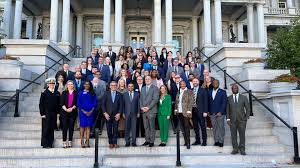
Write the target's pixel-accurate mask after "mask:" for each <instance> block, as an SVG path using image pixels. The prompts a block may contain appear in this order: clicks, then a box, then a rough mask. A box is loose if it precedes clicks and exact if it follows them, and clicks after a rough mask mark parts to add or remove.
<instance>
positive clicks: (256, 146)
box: [0, 61, 293, 168]
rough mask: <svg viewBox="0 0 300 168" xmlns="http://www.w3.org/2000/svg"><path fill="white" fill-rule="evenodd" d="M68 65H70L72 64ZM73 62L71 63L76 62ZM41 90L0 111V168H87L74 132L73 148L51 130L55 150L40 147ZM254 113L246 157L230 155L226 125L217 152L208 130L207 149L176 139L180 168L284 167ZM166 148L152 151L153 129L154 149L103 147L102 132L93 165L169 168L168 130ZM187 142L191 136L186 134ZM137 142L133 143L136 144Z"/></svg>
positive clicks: (287, 155) (88, 154) (90, 153)
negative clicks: (16, 114) (15, 112)
mask: <svg viewBox="0 0 300 168" xmlns="http://www.w3.org/2000/svg"><path fill="white" fill-rule="evenodd" d="M73 62H74V63H73V64H72V63H71V67H74V66H75V65H74V64H75V62H76V61H73ZM76 64H77V63H76ZM42 90H43V87H42V86H39V87H36V88H35V89H34V91H33V92H32V93H30V94H28V95H27V96H26V97H25V98H24V100H22V101H20V117H18V118H13V117H12V116H13V109H9V110H8V111H7V112H2V113H1V115H0V116H1V117H0V167H7V168H11V167H21V168H22V167H24V168H25V167H26V168H27V167H32V168H42V167H72V168H73V167H90V168H91V167H92V166H93V163H94V148H93V147H94V140H92V141H91V148H85V149H82V148H80V140H79V132H78V131H75V133H74V134H75V135H74V143H73V146H74V147H73V148H71V149H63V148H62V133H61V131H57V132H55V148H53V149H43V148H41V146H40V137H41V118H40V115H39V110H38V103H39V97H40V93H41V91H42ZM253 109H254V114H255V116H253V117H251V118H250V120H249V122H248V125H247V131H246V152H247V155H246V156H241V155H239V154H238V155H234V156H233V155H231V154H230V152H231V150H232V147H231V140H230V131H229V128H228V126H226V136H225V145H224V147H223V148H219V147H215V146H212V145H213V143H214V142H213V138H212V131H211V130H208V146H206V147H202V146H192V147H191V149H190V150H187V149H186V147H184V146H183V138H182V136H181V140H180V141H181V161H182V165H183V166H184V167H195V168H199V167H203V168H225V167H226V168H237V167H239V168H241V167H243V168H250V167H251V168H252V167H264V168H272V167H290V165H289V164H290V163H292V161H293V160H292V159H293V154H292V153H291V152H290V151H291V150H290V148H289V147H287V146H284V145H282V144H280V143H279V139H278V137H276V136H274V135H273V134H272V128H273V123H272V120H271V119H270V116H268V115H267V114H266V113H265V111H264V110H263V109H262V108H261V107H260V106H259V105H257V104H256V103H254V107H253ZM169 135H170V138H169V142H168V145H167V146H166V147H158V144H159V143H160V140H159V131H156V137H157V138H156V140H155V145H156V146H155V147H153V148H148V147H141V146H138V147H124V144H125V142H124V139H119V141H118V144H119V145H120V146H121V147H120V148H119V149H109V148H108V145H107V138H106V137H107V135H106V132H105V131H104V132H103V134H102V135H101V136H100V140H99V163H100V165H101V166H102V167H106V168H108V167H153V168H157V167H175V164H176V136H175V135H174V134H173V131H170V133H169ZM191 141H192V142H193V141H194V132H193V130H191ZM143 142H144V139H143V138H138V139H137V144H138V145H141V144H142V143H143Z"/></svg>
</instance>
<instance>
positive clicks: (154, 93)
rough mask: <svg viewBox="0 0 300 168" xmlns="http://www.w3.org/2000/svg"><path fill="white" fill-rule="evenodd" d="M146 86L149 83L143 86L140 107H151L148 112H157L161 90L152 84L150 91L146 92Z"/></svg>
mask: <svg viewBox="0 0 300 168" xmlns="http://www.w3.org/2000/svg"><path fill="white" fill-rule="evenodd" d="M146 87H147V85H146V86H144V87H143V88H142V92H141V94H140V107H141V108H142V107H149V111H148V112H147V113H152V114H154V113H157V102H158V97H159V90H158V88H157V87H156V86H154V85H151V86H150V88H149V90H148V93H146Z"/></svg>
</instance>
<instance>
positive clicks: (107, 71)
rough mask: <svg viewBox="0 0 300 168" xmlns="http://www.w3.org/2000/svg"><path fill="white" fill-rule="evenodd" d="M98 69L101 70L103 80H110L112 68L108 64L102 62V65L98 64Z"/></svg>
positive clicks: (107, 81)
mask: <svg viewBox="0 0 300 168" xmlns="http://www.w3.org/2000/svg"><path fill="white" fill-rule="evenodd" d="M97 68H98V70H99V71H100V72H101V80H103V81H105V82H106V83H109V82H110V69H109V66H108V65H105V64H102V68H101V66H100V65H99V64H98V65H97Z"/></svg>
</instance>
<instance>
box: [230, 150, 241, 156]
mask: <svg viewBox="0 0 300 168" xmlns="http://www.w3.org/2000/svg"><path fill="white" fill-rule="evenodd" d="M237 153H239V151H238V150H233V151H232V152H231V154H232V155H235V154H237Z"/></svg>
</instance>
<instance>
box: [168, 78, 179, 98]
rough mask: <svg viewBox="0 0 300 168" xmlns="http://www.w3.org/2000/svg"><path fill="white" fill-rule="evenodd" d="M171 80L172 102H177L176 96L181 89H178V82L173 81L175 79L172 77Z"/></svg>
mask: <svg viewBox="0 0 300 168" xmlns="http://www.w3.org/2000/svg"><path fill="white" fill-rule="evenodd" d="M170 81H171V84H170V86H171V90H170V95H171V98H172V102H175V100H176V96H177V93H178V90H179V89H178V87H177V85H176V82H175V81H173V79H170Z"/></svg>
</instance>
